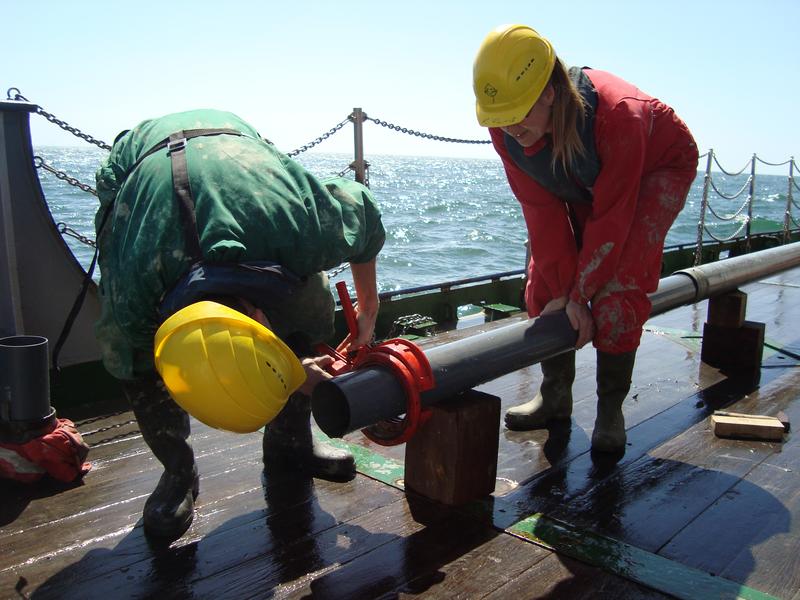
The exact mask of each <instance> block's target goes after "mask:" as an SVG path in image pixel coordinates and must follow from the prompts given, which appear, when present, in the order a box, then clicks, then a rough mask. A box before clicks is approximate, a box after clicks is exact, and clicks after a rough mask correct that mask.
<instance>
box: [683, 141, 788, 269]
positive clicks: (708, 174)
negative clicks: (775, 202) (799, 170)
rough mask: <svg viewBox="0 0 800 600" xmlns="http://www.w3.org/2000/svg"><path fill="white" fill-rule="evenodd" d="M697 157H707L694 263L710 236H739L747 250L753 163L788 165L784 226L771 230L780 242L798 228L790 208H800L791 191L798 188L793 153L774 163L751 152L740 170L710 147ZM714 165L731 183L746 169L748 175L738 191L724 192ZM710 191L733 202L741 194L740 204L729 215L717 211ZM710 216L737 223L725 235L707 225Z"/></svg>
mask: <svg viewBox="0 0 800 600" xmlns="http://www.w3.org/2000/svg"><path fill="white" fill-rule="evenodd" d="M700 158H706V168H705V173H704V177H703V196H702V201H701V205H700V217H699V220H698V222H697V237H696V241H695V258H694V264H695V265H699V264H701V263H702V262H703V242H704V241H706V240H707V239H709V238H710V239H711V240H714V241H717V242H727V241H730V240H733V239H738V238H739V237H743V239H744V240H745V248H746V251H749V250H751V245H752V240H753V238H754V232H753V208H754V204H755V202H756V200H757V198H756V165H757V164H758V163H761V164H763V165H768V166H771V167H781V166H788V170H789V173H788V177H787V190H786V204H785V209H784V215H783V229H782V230H781V231H775V232H770V233H780V235H781V241H782V243H784V244H785V243H788V242H789V241H791V240H792V236H793V234H796V233H797V229H798V228H799V227H800V225H798V222H797V219H796V218H795V216H794V214H793V211H792V209H793V208H794V209H797V210H800V206H798V204H797V202H796V201H795V200H794V190H800V187H798V184H797V181H795V175H794V171H795V168H796V167H797V164H796V163H795V160H794V156H791V157H789V159H788V160H785V161H783V162H780V163H776V162H769V161H766V160H764V159H762V158H760V157H759V156H758V155H756V154H753V156H752V157H751V158H750V160H749V161H748V162H747V164H745V165H744V166H743V167H742V168H741V169H739V171H728V170H726V169H725V168H724V167H723V166H722V165H721V164H720V163H719V161H718V160H717V157H716V155H715V153H714V150H713V148H712V149H710V150H709V151H708V152H707V153H705V154H703V155H702V156H701V157H700ZM714 165H716V167H717V169H718V172H719V173H721V174H722V175H721V177H722V178H723V179H724V177H725V176H727V177H730V178H732V183H733V184H734V186H735V185H737V183H736V182H737V180H738V179H740V178H741V177H742V176H743V174H744V173H745V172H747V173H748V175H747V177H746V179H745V181H744V182H743V183H742V184H741V186H740V187H739V189H738V190H737V191H735V192H733V193H726V192H724V191H722V190H721V189H720V186H718V185H717V184H716V183H715V181H714V177H713V172H712V166H714ZM711 192H713V193H714V194H715V196H716V197H717V198H722V199H723V200H727V201H736V200H737V199H739V198H741V197H742V196H744V200H743V201H742V202H741V203H740V204H739V207H738V208H737V209H736V210H735V211H734V212H732V213H729V214H720V212H718V211H717V210H715V208H714V206H713V205H712V203H711V200H710V195H711ZM745 194H746V195H745ZM734 206H735V205H734ZM709 215H710V216H713V217H715V218H716V219H717V223H716V224H720V223H725V222H731V223H733V225H734V226H736V229H735V231H733V233H731V234H730V235H728V236H722V235H718V234H717V233H715V232H714V231H712V229H711V228H710V227H709ZM742 232H744V234H743V236H742V235H741V234H742ZM762 233H763V232H762Z"/></svg>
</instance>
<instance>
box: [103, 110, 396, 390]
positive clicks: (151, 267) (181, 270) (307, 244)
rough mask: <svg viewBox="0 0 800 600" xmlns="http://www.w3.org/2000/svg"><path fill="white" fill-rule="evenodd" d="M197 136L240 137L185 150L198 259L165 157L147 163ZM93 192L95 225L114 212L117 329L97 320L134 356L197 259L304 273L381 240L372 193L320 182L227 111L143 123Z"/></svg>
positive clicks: (106, 253)
mask: <svg viewBox="0 0 800 600" xmlns="http://www.w3.org/2000/svg"><path fill="white" fill-rule="evenodd" d="M197 129H228V130H232V131H235V132H240V133H241V134H242V135H233V134H218V135H203V136H200V137H196V138H192V139H190V140H189V141H187V143H186V149H185V152H186V164H187V171H188V181H189V186H190V188H191V195H192V200H193V204H194V213H195V215H196V226H197V234H198V235H199V239H200V248H201V252H202V256H201V257H196V256H192V255H191V252H190V248H189V245H188V242H187V236H188V235H190V234H189V233H188V232H187V229H186V226H187V224H186V223H185V220H184V218H183V217H182V214H181V211H180V209H179V205H178V199H177V197H176V195H175V192H174V189H173V188H174V185H173V176H172V169H171V162H170V161H171V159H170V157H169V156H168V153H167V152H166V151H163V150H162V151H160V152H156V153H153V154H152V155H150V156H146V157H145V158H143V159H142V157H143V156H145V155H146V153H147V152H148V151H150V150H151V148H153V147H155V146H156V145H157V144H159V142H162V141H163V140H164V139H166V138H167V137H168V136H170V135H171V134H173V133H175V132H177V131H190V130H197ZM137 161H140V162H138V164H137ZM97 189H98V194H99V196H100V200H101V207H100V210H99V211H98V216H97V223H98V227H99V224H100V222H101V220H102V218H103V215H104V211H105V210H106V209H107V207H108V206H109V205H110V204H111V203H113V204H114V206H113V207H112V211H113V212H112V214H111V216H110V217H109V220H108V222H107V223H106V224H105V226H104V227H103V228H102V231H99V232H98V243H99V245H100V252H101V260H100V271H101V285H102V288H103V295H104V296H110V299H109V300H110V301H109V302H107V303H105V306H106V308H108V309H109V310H110V311H112V312H113V315H107V316H108V319H110V320H111V321H112V322H110V323H109V322H107V321H108V319H104V321H103V322H101V324H100V327H99V329H98V334H99V335H100V336H101V337H104V336H105V334H106V328H107V327H111V328H114V329H116V328H119V329H120V330H121V333H122V336H123V337H124V338H125V340H127V341H128V342H129V343H130V344H131V345H132V347H133V348H134V349H135V350H149V349H150V347H151V346H152V340H153V335H154V333H155V330H156V328H157V327H158V324H159V322H158V314H157V310H156V309H157V307H158V304H159V302H160V301H161V299H162V297H163V296H164V294H165V292H166V291H167V290H168V288H169V287H170V286H171V285H173V284H174V283H175V282H176V281H177V280H178V279H179V278H180V277H181V276H183V275H184V274H185V273H186V272H187V271H188V269H189V267H190V266H191V265H192V264H193V263H194V262H196V261H197V260H198V259H202V260H203V261H205V262H209V263H243V262H251V261H273V262H276V263H278V264H280V265H282V266H283V267H285V268H286V269H288V270H289V271H291V272H292V273H294V274H296V275H297V276H299V277H305V276H307V275H310V274H312V273H317V272H320V271H324V270H326V269H330V268H333V267H335V266H337V265H339V264H341V263H343V262H346V261H348V260H349V261H353V262H366V261H367V260H369V259H370V258H372V257H374V256H375V254H377V251H378V250H379V248H380V246H381V245H382V243H383V230H382V227H381V224H380V213H379V212H378V209H377V205H376V204H375V202H374V200H373V199H372V197H371V195H370V193H369V191H368V190H367V188H365V187H364V186H362V185H360V184H358V183H356V182H354V181H352V180H347V179H344V178H334V179H331V180H328V181H321V180H319V179H317V178H316V177H314V176H313V175H311V174H310V173H308V171H306V170H305V169H304V168H303V167H301V166H300V165H299V164H298V163H297V162H295V161H293V160H291V159H290V158H288V157H287V156H286V155H285V154H282V153H281V152H279V151H278V150H277V149H276V148H275V147H274V146H272V145H271V144H270V143H269V142H267V141H265V140H263V139H261V138H260V136H259V135H258V132H256V131H255V129H253V128H252V127H251V126H250V125H248V124H247V123H246V122H244V121H243V120H242V119H240V118H239V117H237V116H236V115H234V114H232V113H228V112H223V111H217V110H194V111H188V112H182V113H176V114H172V115H167V116H165V117H162V118H159V119H151V120H147V121H144V122H142V123H140V124H139V125H137V126H136V127H135V128H134V129H132V130H130V131H128V132H126V133H125V134H124V135H122V136H121V137H120V138H118V139H117V141H116V142H115V144H114V148H113V150H112V152H111V155H110V156H109V158H108V160H107V161H106V163H105V164H104V165H103V166H102V167H101V168H100V170H99V171H98V173H97ZM108 334H109V335H115V333H114V332H111V331H109V332H108ZM115 337H118V335H115ZM118 363H119V359H115V360H114V361H112V362H111V363H110V364H111V365H112V373H113V374H114V375H116V376H118V377H123V378H125V377H130V376H132V375H134V374H135V373H136V372H137V371H141V370H142V369H149V368H150V364H145V365H132V366H131V367H129V368H127V369H126V368H123V367H122V366H121V365H118Z"/></svg>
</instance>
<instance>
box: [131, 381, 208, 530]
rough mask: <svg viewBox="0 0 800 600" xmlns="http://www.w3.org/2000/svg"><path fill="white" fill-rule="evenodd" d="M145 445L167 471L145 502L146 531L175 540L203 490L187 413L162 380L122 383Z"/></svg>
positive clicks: (189, 523) (189, 518)
mask: <svg viewBox="0 0 800 600" xmlns="http://www.w3.org/2000/svg"><path fill="white" fill-rule="evenodd" d="M123 389H124V390H125V395H126V396H127V398H128V401H129V402H130V404H131V407H132V408H133V413H134V415H136V421H137V422H138V424H139V430H140V431H141V432H142V437H143V438H144V441H145V443H146V444H147V446H148V447H149V448H150V450H151V451H152V452H153V454H154V455H155V457H156V458H157V459H158V461H159V462H160V463H161V464H162V465H164V473H163V474H162V475H161V479H159V481H158V485H157V486H156V489H155V490H154V491H153V493H152V494H150V497H149V498H148V499H147V501H146V502H145V504H144V512H143V517H144V530H145V533H147V534H148V535H151V536H156V537H160V538H170V539H177V538H179V537H180V536H181V535H183V534H184V533H185V532H186V530H187V529H189V526H190V525H191V524H192V519H193V518H194V501H195V498H197V492H198V490H199V478H198V476H197V466H196V465H195V462H194V452H193V451H192V446H191V445H190V444H189V415H188V414H186V412H185V411H184V410H183V409H181V408H180V407H179V406H178V405H177V404H175V401H174V400H172V398H171V397H170V395H169V393H168V392H167V390H166V388H165V387H164V384H163V382H162V381H161V379H160V378H158V377H154V378H147V379H140V380H136V381H126V382H124V383H123Z"/></svg>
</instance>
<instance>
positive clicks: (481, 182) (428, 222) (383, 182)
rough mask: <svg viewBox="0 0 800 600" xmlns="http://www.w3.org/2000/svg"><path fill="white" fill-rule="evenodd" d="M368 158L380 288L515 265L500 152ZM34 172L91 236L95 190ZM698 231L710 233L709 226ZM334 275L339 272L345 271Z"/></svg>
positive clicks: (88, 171)
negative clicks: (377, 216) (382, 239)
mask: <svg viewBox="0 0 800 600" xmlns="http://www.w3.org/2000/svg"><path fill="white" fill-rule="evenodd" d="M35 153H36V154H37V155H38V156H40V157H42V159H43V160H44V161H45V162H46V163H47V164H49V165H50V166H52V167H53V168H55V169H58V170H60V171H63V172H65V173H67V174H68V175H69V176H70V177H74V178H75V179H77V180H79V181H81V182H82V183H86V184H88V185H90V186H92V187H94V185H95V181H94V174H95V172H96V170H97V168H98V166H99V165H100V163H101V162H102V160H103V159H104V158H105V157H106V156H107V153H106V152H105V151H103V150H101V149H99V148H55V147H41V148H37V149H36V152H35ZM297 160H298V161H299V162H300V163H301V164H303V166H305V167H306V168H307V169H309V170H310V171H311V172H312V173H314V174H315V175H317V176H319V177H327V176H331V175H335V174H337V173H340V172H342V171H343V170H345V169H347V165H348V164H349V163H350V161H351V160H352V159H351V158H350V157H349V156H347V155H343V154H324V153H311V152H309V153H305V154H301V155H299V156H298V157H297ZM368 162H369V165H370V168H369V184H370V188H371V189H372V190H373V192H374V193H375V196H376V198H377V199H378V202H379V203H380V205H381V210H382V214H383V222H384V226H385V227H386V244H385V245H384V247H383V250H382V251H381V254H380V256H379V259H378V282H379V287H380V291H382V292H383V291H389V290H397V289H405V288H409V287H416V286H421V285H428V284H434V283H440V282H444V281H452V280H457V279H462V278H466V277H477V276H484V275H489V274H492V273H497V272H502V271H510V270H516V269H522V268H523V267H524V264H525V240H526V238H527V232H526V229H525V223H524V221H523V218H522V212H521V210H520V207H519V203H518V202H517V201H516V199H515V198H514V196H513V195H512V193H511V190H510V188H509V187H508V183H507V180H506V177H505V173H504V171H503V167H502V165H501V163H500V161H499V159H469V158H443V157H441V158H439V157H417V156H389V155H376V156H369V157H368ZM38 173H39V178H40V180H41V183H42V190H43V192H44V195H45V199H46V200H47V203H48V205H49V207H50V211H51V212H52V214H53V219H54V221H56V222H57V223H64V224H65V225H66V226H67V227H69V228H70V229H72V230H74V231H75V232H77V233H78V234H80V235H82V236H85V237H86V238H89V239H91V240H93V239H94V237H95V232H94V216H95V212H96V211H97V206H98V202H97V198H95V197H94V196H93V195H91V194H90V193H87V192H84V191H81V190H80V189H78V188H76V187H74V186H71V185H69V184H68V183H67V182H65V181H62V180H60V179H58V178H56V177H55V176H53V175H52V174H50V173H48V172H46V171H44V170H42V169H39V171H38ZM787 174H788V170H787ZM349 176H350V177H352V173H349ZM748 176H749V170H748V171H747V172H745V173H742V174H740V175H738V176H729V175H725V174H724V173H720V172H714V173H713V174H712V182H713V184H714V187H716V188H717V190H718V191H719V192H721V193H722V194H724V195H725V196H733V195H735V194H737V193H738V192H739V191H740V190H743V191H742V193H741V194H739V195H738V196H737V197H735V198H725V197H722V196H719V195H718V194H717V192H716V191H714V190H713V188H711V191H710V192H709V202H710V205H711V207H712V208H713V209H714V211H715V212H716V213H717V214H718V215H720V216H721V217H725V218H729V219H728V220H724V221H723V220H719V219H717V218H716V217H714V216H713V215H708V216H707V222H706V226H707V228H708V230H709V231H710V232H711V233H712V234H713V235H715V236H716V237H718V238H727V237H730V236H731V235H733V234H734V233H736V232H737V231H738V230H739V229H740V228H741V227H742V225H743V224H744V223H745V222H746V219H747V208H744V209H743V210H741V211H740V208H741V207H742V206H743V205H744V204H745V202H746V200H747V197H748V192H749V186H748V185H747V180H748ZM703 184H704V173H703V172H698V176H697V178H696V179H695V181H694V184H693V185H692V189H691V192H690V194H689V197H688V199H687V202H686V206H685V208H684V210H683V212H682V213H681V214H680V216H679V217H678V219H677V220H676V222H675V224H674V225H673V227H672V229H671V230H670V232H669V235H668V237H667V240H666V245H667V246H671V245H675V244H693V243H694V242H695V240H696V238H697V229H698V222H699V219H700V207H701V202H702V197H703ZM787 192H788V178H787V176H782V175H757V176H756V178H755V192H754V197H755V202H754V203H753V220H752V222H751V229H752V231H753V232H759V231H780V230H781V229H782V227H783V218H784V212H785V210H786V198H787ZM795 195H797V196H800V192H799V193H798V194H795ZM737 212H738V214H737ZM734 215H735V216H734ZM795 218H796V219H797V218H798V216H795ZM704 239H711V238H710V237H709V234H708V233H704ZM65 240H66V242H67V244H68V245H69V247H70V249H72V251H73V253H74V254H75V256H76V258H77V259H78V261H79V262H80V263H81V264H82V265H83V266H84V268H86V267H88V265H89V263H90V261H91V258H92V253H93V248H92V247H91V246H89V245H87V244H85V243H81V242H80V241H78V240H77V239H75V238H74V237H70V236H65ZM96 277H97V275H95V278H96ZM338 277H341V278H344V279H348V274H347V272H344V273H342V274H341V275H339V276H338Z"/></svg>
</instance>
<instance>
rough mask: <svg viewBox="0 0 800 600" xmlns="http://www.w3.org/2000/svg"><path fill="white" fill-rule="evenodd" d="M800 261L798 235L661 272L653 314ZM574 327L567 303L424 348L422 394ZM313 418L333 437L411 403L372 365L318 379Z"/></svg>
mask: <svg viewBox="0 0 800 600" xmlns="http://www.w3.org/2000/svg"><path fill="white" fill-rule="evenodd" d="M797 265H800V242H798V243H794V244H788V245H786V246H779V247H777V248H770V249H769V250H762V251H760V252H754V253H752V254H747V255H744V256H737V257H734V258H728V259H725V260H721V261H718V262H715V263H710V264H707V265H700V266H697V267H692V268H690V269H686V270H683V271H678V272H677V273H675V274H673V275H670V276H669V277H665V278H663V279H662V280H661V281H660V283H659V286H658V289H657V290H656V291H655V292H654V293H652V294H650V296H649V297H650V301H651V302H652V310H651V313H650V314H651V316H655V315H658V314H661V313H664V312H667V311H669V310H671V309H673V308H677V307H679V306H683V305H686V304H692V303H694V302H699V301H701V300H704V299H706V298H710V297H712V296H718V295H721V294H724V293H726V292H730V291H733V290H735V289H736V288H737V287H739V286H740V285H743V284H745V283H747V282H750V281H754V280H756V279H758V278H760V277H763V276H765V275H770V274H773V273H777V272H779V271H783V270H786V269H789V268H791V267H794V266H797ZM576 337H577V336H576V332H575V331H574V330H573V329H572V327H571V326H570V324H569V321H568V319H567V317H566V314H565V313H564V312H563V311H561V312H558V313H554V314H552V315H546V316H542V317H538V318H536V319H531V320H528V321H523V322H517V323H513V324H510V325H507V326H505V327H499V328H496V329H492V330H489V331H479V332H478V333H476V334H474V335H471V336H469V337H465V338H462V339H460V340H457V341H454V342H450V343H447V344H442V345H440V346H435V347H433V348H430V349H428V350H426V351H425V355H426V357H427V359H428V361H429V362H430V365H431V369H432V371H433V377H434V381H435V387H434V388H433V389H432V390H429V391H427V392H423V393H422V394H421V398H420V399H421V403H422V405H423V406H430V405H433V404H436V403H437V402H440V401H442V400H444V399H446V398H450V397H452V396H453V395H455V394H458V393H460V392H463V391H466V390H468V389H471V388H473V387H475V386H477V385H480V384H482V383H485V382H487V381H491V380H492V379H496V378H498V377H500V376H502V375H505V374H506V373H511V372H513V371H516V370H517V369H521V368H523V367H526V366H529V365H533V364H536V363H538V362H541V361H542V360H545V359H547V358H550V357H552V356H556V355H558V354H561V353H562V352H566V351H567V350H570V349H571V348H573V347H574V345H575V340H576ZM312 408H313V412H314V420H315V421H316V422H317V425H319V427H320V429H322V431H324V432H325V433H326V434H327V435H328V436H330V437H342V436H344V435H345V434H347V433H350V432H352V431H356V430H357V429H361V428H363V427H367V426H369V425H373V424H375V423H377V422H379V421H382V420H384V419H388V418H391V417H395V416H397V415H401V414H403V413H404V412H405V411H406V396H405V392H404V389H403V386H402V384H401V383H400V382H399V381H398V380H397V378H396V377H395V376H394V375H393V374H392V373H391V372H390V371H389V370H387V369H385V368H383V367H380V366H370V367H366V368H362V369H359V370H357V371H352V372H350V373H345V374H344V375H340V376H338V377H334V378H333V379H331V380H329V381H326V382H323V383H320V384H319V385H318V386H317V388H316V389H315V391H314V395H313V399H312Z"/></svg>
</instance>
